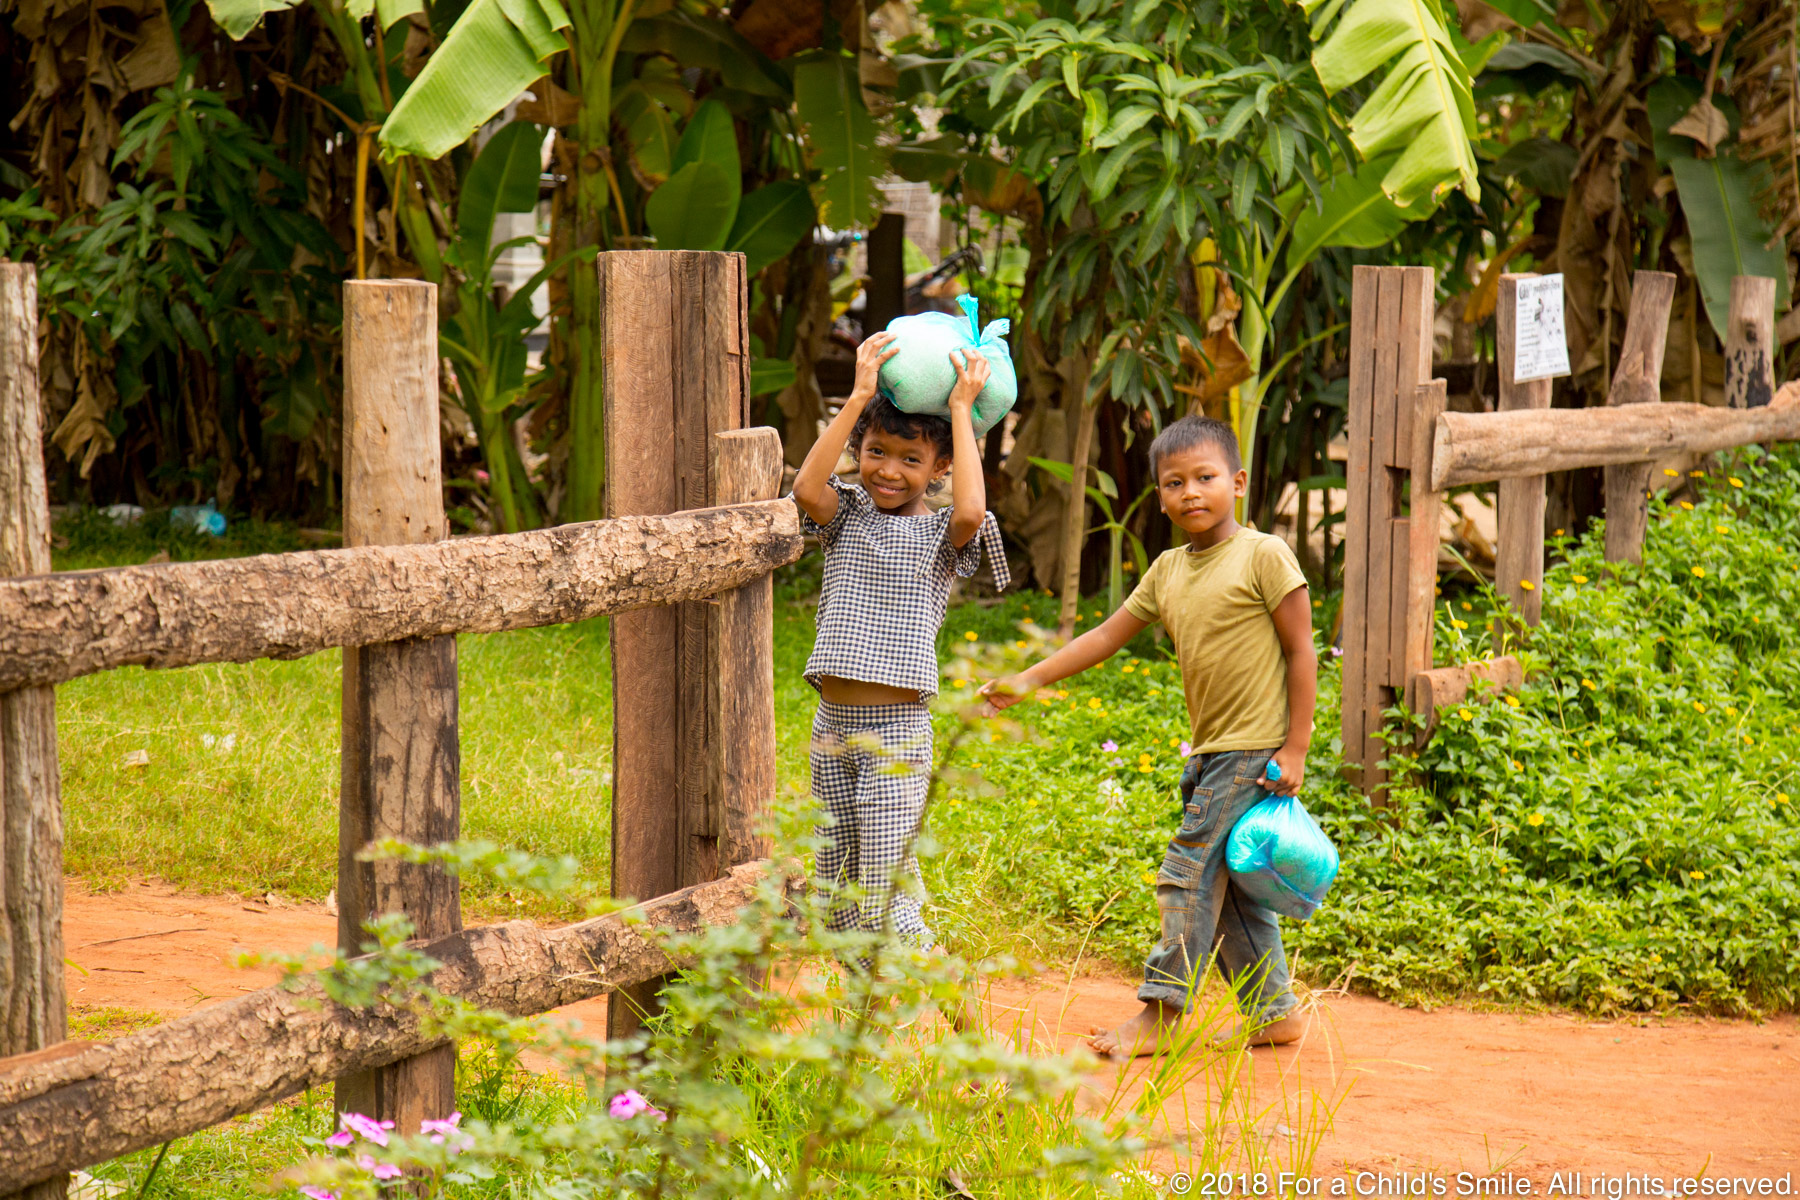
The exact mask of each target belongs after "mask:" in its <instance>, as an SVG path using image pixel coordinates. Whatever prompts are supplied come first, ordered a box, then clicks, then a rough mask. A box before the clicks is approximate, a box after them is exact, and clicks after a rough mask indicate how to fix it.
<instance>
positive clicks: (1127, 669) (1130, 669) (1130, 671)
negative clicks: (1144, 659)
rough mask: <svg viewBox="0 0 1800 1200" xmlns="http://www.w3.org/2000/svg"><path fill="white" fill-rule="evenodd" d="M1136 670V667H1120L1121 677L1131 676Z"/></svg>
mask: <svg viewBox="0 0 1800 1200" xmlns="http://www.w3.org/2000/svg"><path fill="white" fill-rule="evenodd" d="M1136 670H1137V668H1136V667H1120V668H1119V673H1120V674H1121V675H1130V674H1133V673H1134V672H1135V671H1136Z"/></svg>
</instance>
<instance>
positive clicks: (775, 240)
mask: <svg viewBox="0 0 1800 1200" xmlns="http://www.w3.org/2000/svg"><path fill="white" fill-rule="evenodd" d="M817 220H818V216H817V214H816V213H814V211H813V202H812V197H811V196H810V195H809V194H808V193H807V191H806V185H805V184H803V183H796V182H794V181H793V180H791V179H787V180H782V181H780V182H778V183H770V184H765V185H764V186H762V187H759V188H757V189H756V190H755V191H754V192H751V193H750V194H749V195H748V196H745V197H744V200H743V203H741V204H739V205H738V210H737V220H736V221H735V222H734V223H733V224H732V226H731V234H730V236H728V237H727V238H726V239H725V248H726V249H727V250H738V251H742V252H743V255H744V258H745V263H744V269H745V270H746V271H748V272H749V273H750V274H751V275H755V274H756V273H757V272H758V271H760V270H762V269H763V268H764V267H766V266H768V265H769V264H770V263H772V262H774V261H776V260H777V259H779V258H782V257H785V256H786V254H787V252H788V251H790V250H792V249H793V248H794V247H795V246H797V245H799V244H800V239H801V238H803V237H805V236H806V231H807V230H809V229H811V228H812V227H813V223H814V222H815V221H817Z"/></svg>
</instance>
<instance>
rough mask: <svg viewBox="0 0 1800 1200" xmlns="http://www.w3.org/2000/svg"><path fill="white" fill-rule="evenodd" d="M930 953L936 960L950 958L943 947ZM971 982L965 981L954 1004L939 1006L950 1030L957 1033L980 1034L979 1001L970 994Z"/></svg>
mask: <svg viewBox="0 0 1800 1200" xmlns="http://www.w3.org/2000/svg"><path fill="white" fill-rule="evenodd" d="M930 953H931V955H932V957H934V958H937V959H946V958H949V957H950V951H949V950H948V949H946V948H945V947H943V946H933V947H932V948H931V951H930ZM972 982H973V980H971V979H965V980H964V986H963V987H962V988H961V989H959V990H958V992H957V995H956V1002H955V1004H954V1005H945V1006H941V1007H940V1009H939V1011H940V1012H941V1013H942V1014H943V1017H944V1019H945V1020H946V1021H948V1022H950V1028H951V1029H953V1030H955V1031H956V1032H957V1033H980V1032H981V1001H980V1000H978V999H976V998H975V997H974V996H972V995H971V994H970V988H969V984H970V983H972Z"/></svg>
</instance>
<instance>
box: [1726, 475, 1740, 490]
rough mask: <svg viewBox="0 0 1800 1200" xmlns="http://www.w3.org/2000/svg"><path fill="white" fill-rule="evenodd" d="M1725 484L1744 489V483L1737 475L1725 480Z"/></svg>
mask: <svg viewBox="0 0 1800 1200" xmlns="http://www.w3.org/2000/svg"><path fill="white" fill-rule="evenodd" d="M1725 482H1726V483H1729V484H1730V485H1731V486H1732V487H1743V486H1744V481H1743V480H1741V479H1739V478H1738V477H1737V476H1736V475H1733V476H1730V477H1729V478H1727V479H1726V480H1725Z"/></svg>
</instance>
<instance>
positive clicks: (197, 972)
mask: <svg viewBox="0 0 1800 1200" xmlns="http://www.w3.org/2000/svg"><path fill="white" fill-rule="evenodd" d="M66 914H67V915H66V923H65V927H64V928H65V938H66V947H67V948H66V955H67V957H68V958H69V959H70V960H71V962H72V963H74V964H77V965H76V966H71V967H70V968H69V971H68V986H69V997H70V1001H71V1003H72V1004H73V1005H75V1006H77V1007H78V1008H83V1009H93V1008H99V1007H106V1006H117V1007H122V1008H130V1009H138V1010H148V1011H151V1012H155V1013H157V1014H159V1015H161V1016H164V1017H172V1016H178V1015H180V1014H182V1013H184V1012H187V1011H190V1010H191V1009H193V1008H195V1007H198V1006H200V1005H202V1004H209V1003H216V1002H218V1001H221V1000H227V999H231V998H233V997H235V996H238V995H242V994H243V993H244V992H246V991H251V990H254V989H255V988H258V987H262V986H266V985H267V984H269V983H271V982H273V980H274V978H275V973H274V972H273V971H269V970H262V971H241V970H238V969H236V968H234V967H232V966H231V965H229V964H230V961H231V959H232V958H233V957H234V956H235V955H236V954H237V953H238V952H240V951H255V950H281V951H289V952H293V951H302V950H305V949H307V948H309V947H310V946H312V945H313V944H315V943H329V942H330V941H332V940H333V939H334V938H335V936H336V927H337V923H336V919H335V918H334V917H332V916H330V915H328V914H327V913H326V912H325V911H324V909H323V908H321V907H318V906H294V905H287V904H277V905H269V904H264V903H259V902H255V901H249V900H240V899H237V898H234V897H218V896H191V895H182V894H179V893H175V892H172V891H170V890H169V889H167V888H164V887H161V886H160V885H155V884H138V885H134V886H132V887H128V888H126V889H125V890H124V891H122V892H116V893H111V894H106V895H98V896H96V895H93V894H91V893H89V892H88V891H87V890H86V889H85V888H83V887H82V886H81V885H80V883H79V882H78V881H74V880H71V881H70V885H69V893H68V900H67V910H66ZM1134 987H1135V984H1134V983H1133V982H1132V981H1130V980H1126V979H1117V978H1105V977H1095V976H1084V977H1081V978H1078V979H1076V980H1075V981H1074V983H1073V985H1069V984H1068V983H1067V982H1066V981H1065V980H1064V979H1063V978H1062V977H1061V976H1059V975H1054V974H1051V975H1045V976H1041V977H1039V978H1038V979H1037V980H1034V981H1029V982H1005V983H1001V984H998V985H996V986H994V987H993V989H992V991H991V992H990V994H989V997H988V1003H989V1013H990V1017H991V1019H992V1020H993V1022H994V1024H995V1025H996V1027H997V1028H999V1029H1001V1030H1012V1029H1015V1028H1017V1029H1020V1030H1021V1031H1029V1033H1030V1035H1031V1037H1032V1040H1033V1041H1034V1042H1036V1043H1038V1044H1041V1045H1045V1046H1051V1045H1054V1046H1057V1047H1060V1048H1068V1047H1070V1046H1072V1045H1073V1044H1075V1041H1076V1038H1077V1035H1079V1034H1081V1033H1085V1032H1086V1031H1087V1029H1088V1027H1089V1026H1090V1025H1094V1024H1108V1025H1110V1024H1116V1023H1117V1022H1118V1021H1119V1020H1121V1019H1122V1018H1123V1017H1125V1016H1127V1015H1129V1013H1130V1012H1131V1011H1132V1010H1133V1008H1135V1004H1136V1002H1135V1001H1134V1000H1133V999H1132V991H1133V989H1134ZM1318 1008H1319V1015H1318V1016H1317V1017H1316V1018H1315V1022H1314V1025H1313V1028H1312V1032H1311V1033H1310V1034H1309V1035H1308V1037H1307V1039H1306V1041H1305V1042H1303V1043H1302V1044H1300V1045H1298V1046H1292V1047H1281V1048H1278V1049H1274V1050H1269V1049H1263V1050H1256V1051H1253V1052H1251V1053H1250V1054H1249V1055H1247V1056H1243V1057H1242V1058H1239V1059H1235V1060H1224V1059H1221V1058H1220V1057H1219V1056H1199V1057H1201V1058H1204V1059H1206V1061H1204V1062H1201V1063H1197V1064H1195V1065H1194V1066H1193V1067H1192V1069H1191V1072H1190V1074H1191V1075H1192V1078H1191V1079H1189V1081H1188V1082H1187V1083H1186V1085H1185V1086H1184V1087H1183V1088H1182V1090H1181V1094H1180V1099H1179V1100H1176V1101H1172V1102H1171V1103H1169V1104H1167V1105H1165V1107H1164V1114H1165V1119H1166V1120H1167V1121H1168V1122H1169V1125H1170V1131H1171V1133H1172V1135H1173V1136H1175V1137H1176V1138H1177V1139H1178V1140H1179V1139H1189V1140H1190V1144H1191V1145H1193V1146H1196V1147H1197V1146H1198V1145H1199V1144H1200V1143H1201V1142H1202V1141H1203V1140H1204V1139H1205V1138H1206V1137H1207V1136H1208V1135H1207V1134H1206V1132H1205V1130H1206V1128H1207V1126H1208V1125H1209V1124H1215V1125H1216V1118H1217V1114H1218V1112H1219V1109H1220V1104H1221V1101H1220V1099H1219V1097H1220V1096H1221V1094H1222V1092H1224V1091H1229V1092H1230V1094H1231V1095H1232V1097H1233V1099H1232V1100H1231V1102H1230V1105H1231V1108H1232V1110H1233V1111H1234V1112H1237V1113H1239V1114H1241V1115H1242V1119H1241V1120H1236V1121H1228V1122H1226V1127H1225V1132H1224V1133H1223V1135H1221V1134H1218V1133H1216V1132H1215V1134H1213V1135H1212V1136H1215V1137H1217V1136H1223V1137H1224V1138H1225V1140H1226V1141H1227V1142H1228V1143H1229V1142H1231V1141H1233V1140H1234V1138H1235V1136H1236V1135H1235V1133H1234V1131H1235V1130H1236V1129H1239V1128H1243V1127H1249V1128H1251V1129H1253V1130H1255V1131H1256V1132H1257V1135H1258V1136H1257V1141H1258V1142H1259V1143H1262V1146H1261V1148H1262V1149H1263V1151H1264V1152H1265V1153H1267V1154H1269V1155H1271V1156H1272V1159H1273V1165H1271V1166H1268V1167H1266V1168H1265V1169H1269V1170H1279V1169H1281V1167H1282V1166H1283V1165H1285V1164H1286V1163H1289V1162H1292V1161H1293V1158H1292V1155H1293V1153H1294V1150H1293V1146H1294V1142H1295V1141H1296V1139H1299V1140H1311V1139H1312V1138H1313V1137H1315V1136H1316V1139H1317V1144H1318V1148H1317V1151H1316V1153H1315V1154H1314V1155H1313V1158H1312V1169H1313V1171H1314V1172H1315V1173H1317V1174H1319V1175H1336V1174H1338V1173H1339V1172H1340V1171H1345V1170H1351V1171H1363V1170H1369V1171H1377V1172H1382V1173H1384V1174H1385V1175H1387V1176H1389V1177H1390V1178H1391V1176H1392V1175H1393V1173H1395V1172H1413V1173H1416V1172H1418V1171H1421V1170H1429V1171H1433V1172H1437V1173H1439V1174H1441V1175H1443V1176H1444V1177H1446V1179H1447V1180H1448V1181H1449V1186H1450V1189H1451V1194H1455V1191H1456V1182H1455V1179H1454V1175H1455V1173H1457V1172H1459V1171H1468V1172H1471V1173H1474V1174H1477V1175H1480V1174H1485V1173H1487V1172H1490V1171H1495V1170H1504V1171H1506V1172H1510V1173H1512V1174H1514V1175H1517V1176H1521V1177H1528V1178H1530V1179H1533V1180H1535V1181H1537V1183H1538V1185H1539V1186H1538V1193H1537V1194H1540V1195H1541V1194H1543V1186H1544V1185H1545V1184H1546V1183H1548V1181H1549V1179H1550V1177H1551V1174H1552V1173H1553V1172H1557V1171H1565V1172H1566V1171H1578V1172H1581V1173H1582V1174H1584V1175H1592V1174H1595V1173H1600V1172H1605V1173H1608V1174H1614V1175H1616V1174H1622V1173H1626V1172H1633V1173H1644V1172H1649V1173H1652V1174H1654V1175H1656V1176H1657V1177H1659V1178H1662V1179H1668V1178H1670V1177H1672V1176H1690V1175H1694V1174H1696V1173H1699V1172H1702V1171H1703V1172H1704V1173H1705V1174H1706V1175H1708V1176H1710V1177H1712V1178H1715V1179H1720V1178H1724V1179H1729V1178H1733V1177H1737V1178H1746V1179H1764V1178H1768V1179H1773V1180H1777V1181H1779V1180H1780V1179H1782V1178H1783V1177H1784V1176H1785V1177H1787V1178H1788V1179H1789V1182H1790V1185H1791V1186H1794V1187H1800V1179H1796V1178H1795V1177H1796V1176H1800V1024H1797V1023H1796V1021H1795V1019H1794V1017H1792V1016H1783V1017H1778V1018H1775V1019H1773V1020H1771V1021H1769V1022H1767V1023H1764V1024H1756V1023H1751V1022H1736V1021H1711V1020H1698V1019H1687V1018H1680V1017H1675V1018H1669V1019H1666V1020H1663V1019H1652V1020H1649V1021H1647V1022H1645V1023H1643V1024H1637V1023H1632V1022H1624V1021H1612V1022H1603V1021H1587V1020H1578V1019H1575V1018H1572V1017H1567V1016H1560V1015H1541V1014H1532V1015H1525V1014H1512V1013H1489V1012H1476V1011H1472V1010H1469V1009H1465V1008H1440V1009H1437V1010H1435V1011H1433V1012H1423V1011H1420V1010H1417V1009H1403V1008H1396V1007H1394V1006H1393V1005H1389V1004H1384V1003H1382V1002H1380V1001H1377V1000H1371V999H1368V998H1366V997H1361V996H1345V995H1330V996H1322V997H1318ZM564 1011H565V1012H566V1013H567V1014H568V1015H569V1016H572V1017H577V1018H579V1019H580V1020H581V1021H582V1023H583V1024H584V1025H585V1026H586V1027H587V1028H589V1029H599V1028H604V1020H605V1017H604V1014H605V1004H604V1002H603V1001H593V1002H588V1003H585V1004H580V1005H575V1006H573V1007H571V1008H570V1009H567V1010H564ZM1141 1070H1142V1069H1141V1068H1134V1069H1133V1070H1132V1071H1130V1072H1127V1073H1126V1074H1125V1076H1124V1078H1123V1081H1122V1082H1121V1076H1120V1072H1119V1071H1118V1070H1117V1069H1116V1068H1110V1067H1108V1068H1105V1069H1103V1070H1100V1071H1098V1072H1096V1074H1095V1075H1094V1076H1093V1078H1092V1080H1091V1085H1090V1086H1091V1088H1092V1090H1093V1093H1094V1094H1095V1095H1096V1096H1099V1095H1102V1094H1105V1093H1108V1092H1111V1091H1113V1090H1114V1089H1116V1088H1118V1087H1120V1086H1123V1087H1124V1088H1125V1089H1126V1090H1127V1091H1128V1092H1129V1091H1131V1090H1133V1089H1134V1088H1135V1087H1136V1086H1137V1082H1136V1081H1138V1080H1139V1079H1140V1078H1141ZM1233 1085H1235V1086H1233ZM1302 1102H1304V1103H1302ZM1333 1103H1335V1109H1334V1110H1333V1111H1332V1112H1331V1113H1330V1115H1328V1116H1327V1115H1325V1109H1327V1108H1328V1107H1329V1106H1330V1105H1332V1104H1333ZM1309 1113H1310V1115H1309ZM1243 1149H1248V1147H1240V1151H1241V1150H1243ZM1180 1150H1181V1147H1180V1145H1179V1141H1178V1144H1177V1147H1176V1152H1177V1154H1178V1155H1179V1153H1180ZM1372 1186H1373V1185H1372V1184H1371V1187H1372ZM1371 1194H1373V1193H1371ZM1386 1194H1394V1193H1393V1192H1391V1191H1389V1192H1387V1193H1386Z"/></svg>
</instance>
